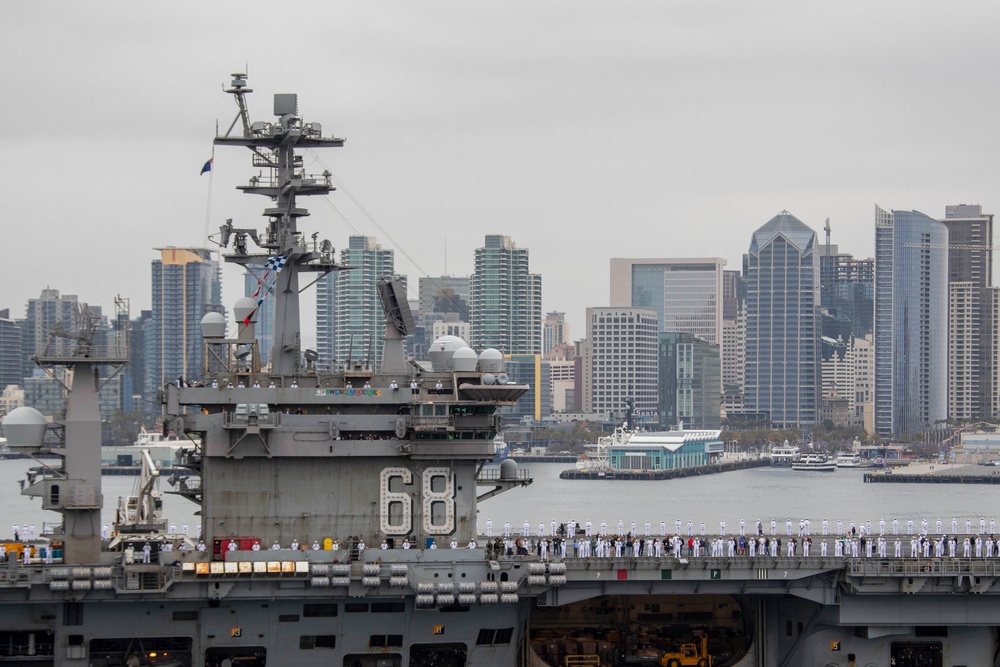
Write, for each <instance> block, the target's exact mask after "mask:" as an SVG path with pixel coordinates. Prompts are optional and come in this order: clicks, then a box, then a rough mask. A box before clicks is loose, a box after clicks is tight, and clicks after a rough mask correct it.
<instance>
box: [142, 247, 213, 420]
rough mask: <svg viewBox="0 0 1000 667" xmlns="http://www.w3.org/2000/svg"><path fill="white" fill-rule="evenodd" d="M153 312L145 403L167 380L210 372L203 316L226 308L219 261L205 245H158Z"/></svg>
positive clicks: (147, 343)
mask: <svg viewBox="0 0 1000 667" xmlns="http://www.w3.org/2000/svg"><path fill="white" fill-rule="evenodd" d="M156 250H158V251H159V252H160V258H159V259H155V260H153V263H152V313H151V317H150V320H149V326H148V327H147V328H145V351H146V373H145V377H144V378H143V380H144V383H145V386H144V387H143V394H144V405H149V404H150V403H151V402H152V401H153V400H154V397H155V395H156V391H157V390H158V389H159V388H160V387H162V386H163V385H164V384H166V383H167V382H174V381H176V380H177V379H178V378H180V377H183V378H184V379H185V380H196V379H197V378H199V377H201V375H202V372H203V370H204V344H203V342H202V337H201V326H200V325H201V319H202V318H203V317H204V316H205V315H206V314H207V313H209V312H220V313H221V312H224V308H223V306H222V282H221V274H220V271H219V264H218V262H217V261H216V260H214V259H212V253H211V251H210V250H207V249H205V248H174V247H170V248H157V249H156Z"/></svg>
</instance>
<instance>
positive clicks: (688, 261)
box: [611, 257, 726, 345]
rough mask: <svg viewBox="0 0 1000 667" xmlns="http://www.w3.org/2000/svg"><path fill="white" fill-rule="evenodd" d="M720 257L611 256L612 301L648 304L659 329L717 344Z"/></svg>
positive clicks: (719, 336) (619, 304)
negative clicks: (654, 314) (657, 320)
mask: <svg viewBox="0 0 1000 667" xmlns="http://www.w3.org/2000/svg"><path fill="white" fill-rule="evenodd" d="M725 265H726V260H724V259H722V258H720V257H707V258H671V259H623V258H619V257H615V258H612V259H611V306H612V307H616V308H622V307H627V306H633V307H636V308H653V309H655V310H656V313H657V317H658V318H659V328H660V331H683V332H686V333H690V334H694V335H695V336H698V337H699V338H702V339H704V340H707V341H708V342H710V343H715V344H717V345H718V344H721V343H722V303H723V298H722V275H723V267H725Z"/></svg>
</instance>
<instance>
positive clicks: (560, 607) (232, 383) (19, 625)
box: [0, 74, 1000, 667]
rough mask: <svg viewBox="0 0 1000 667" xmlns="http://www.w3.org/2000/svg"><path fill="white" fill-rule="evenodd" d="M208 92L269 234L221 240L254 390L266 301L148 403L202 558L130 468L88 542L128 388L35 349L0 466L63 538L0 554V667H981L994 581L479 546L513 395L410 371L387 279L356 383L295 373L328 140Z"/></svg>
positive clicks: (102, 371) (815, 565) (305, 365)
mask: <svg viewBox="0 0 1000 667" xmlns="http://www.w3.org/2000/svg"><path fill="white" fill-rule="evenodd" d="M227 92H228V93H229V94H231V95H232V96H233V98H234V99H235V101H236V103H237V109H238V111H237V115H236V118H235V120H234V121H233V124H232V125H231V126H230V128H229V129H228V131H227V132H226V133H225V134H222V135H221V136H218V137H217V138H216V139H215V141H216V144H217V145H219V146H236V147H242V148H246V149H248V150H249V152H250V153H251V160H252V164H253V165H254V167H255V168H256V169H257V170H258V174H257V175H254V176H253V177H251V178H250V179H249V181H248V183H247V185H245V186H241V187H240V188H239V189H240V190H242V191H243V192H246V193H249V194H256V195H262V196H264V197H265V198H267V200H268V201H269V204H268V205H267V207H266V208H265V210H264V217H265V218H266V220H267V222H266V226H265V228H264V229H263V230H258V229H257V228H256V227H253V226H250V225H248V226H238V225H236V224H234V223H233V222H231V221H227V222H226V224H225V225H223V226H222V228H221V230H220V231H221V233H220V236H219V240H220V243H221V245H222V246H224V247H225V248H226V249H227V253H228V254H227V255H226V260H227V261H230V262H235V263H237V264H239V265H243V266H246V267H259V266H264V267H265V269H264V271H265V272H266V273H262V275H260V276H259V277H260V279H261V284H262V286H263V288H264V289H263V294H264V298H273V299H274V306H275V307H274V311H275V316H274V345H273V349H272V355H271V362H270V365H266V366H265V365H262V364H261V362H260V349H259V343H258V340H257V337H256V335H255V318H256V313H257V310H258V306H259V298H258V299H253V298H249V299H244V300H241V301H240V302H238V303H237V304H236V307H235V308H234V315H235V322H233V323H227V322H225V320H224V318H222V317H221V316H219V315H216V314H209V315H206V316H205V319H204V320H203V321H202V333H203V345H204V349H205V359H206V362H205V369H204V373H203V374H202V376H201V377H198V378H180V379H178V381H175V382H171V383H170V384H168V385H166V386H165V387H164V388H163V390H162V407H163V416H164V420H165V424H166V428H168V429H169V430H171V431H173V432H176V433H179V434H185V435H186V436H188V437H189V438H190V442H191V446H190V447H189V448H186V449H185V451H184V452H183V453H182V455H181V460H180V461H179V463H180V464H181V465H183V466H185V467H187V468H188V469H190V470H191V474H190V475H189V476H187V477H186V478H183V479H179V480H175V481H176V482H177V484H176V486H175V492H178V493H181V494H182V495H184V496H186V497H187V498H189V499H190V500H191V501H192V502H194V503H197V504H198V506H199V510H200V516H201V520H202V526H201V529H202V534H201V535H200V536H194V539H190V538H188V537H187V536H185V535H173V534H170V533H169V532H168V530H167V529H166V527H165V526H166V523H165V521H164V519H163V517H161V516H160V514H159V507H160V502H159V495H158V490H157V484H156V482H157V471H156V469H155V466H153V465H152V464H151V463H150V462H146V466H145V468H144V472H143V475H142V476H141V483H140V485H139V486H138V489H137V492H136V495H135V496H133V497H132V498H130V499H128V502H126V503H125V506H123V507H121V508H120V509H119V514H118V517H119V519H118V522H117V524H116V526H115V534H114V535H107V536H105V535H103V534H102V531H101V527H100V511H101V508H102V506H103V502H104V501H103V496H102V493H101V471H100V460H101V457H100V447H101V442H100V437H101V433H100V424H101V421H100V419H101V417H100V413H99V409H98V404H97V398H96V397H97V385H98V378H100V377H108V376H109V375H111V374H113V372H115V371H116V370H117V369H120V368H121V367H122V366H123V365H124V364H125V363H126V360H127V357H128V351H127V342H126V339H125V338H126V337H125V336H124V335H121V336H118V337H116V338H114V339H113V340H110V341H104V340H103V339H99V337H97V336H96V329H95V327H94V326H92V324H93V323H91V326H85V327H84V328H83V330H81V331H78V332H56V333H57V334H58V335H62V336H68V337H71V338H72V339H73V340H75V341H76V349H75V350H74V352H73V353H71V354H68V355H49V354H46V353H45V352H44V351H42V352H41V353H40V354H39V355H38V356H37V362H38V363H39V364H40V365H42V366H45V367H48V368H56V367H61V368H65V369H69V370H71V371H72V373H69V374H68V377H71V378H72V380H71V385H70V387H69V389H70V392H69V398H68V401H67V408H66V411H65V415H64V416H63V418H62V419H60V420H59V421H58V423H56V424H54V425H46V424H45V422H44V420H43V419H41V417H40V415H38V414H37V413H35V412H33V411H32V410H31V409H30V408H23V409H19V410H16V411H14V412H12V413H11V414H10V415H9V416H8V417H7V418H6V419H5V420H4V428H5V434H6V436H7V438H8V442H9V445H10V446H11V448H12V449H18V448H19V449H20V450H22V451H26V452H39V451H47V452H54V453H57V454H59V455H60V456H61V457H62V462H61V465H57V466H54V467H52V468H40V469H33V470H32V471H31V472H30V473H29V476H28V479H27V480H25V481H24V483H23V484H22V493H24V494H28V495H32V496H37V497H38V498H39V499H40V501H41V504H42V507H43V508H44V509H48V510H53V511H56V512H59V513H61V515H62V517H63V522H62V525H61V527H60V529H59V530H58V531H57V532H56V534H54V535H51V536H48V539H45V540H42V539H39V540H22V541H20V542H17V543H13V542H7V543H6V545H5V550H6V553H5V562H3V563H2V564H0V614H2V617H3V619H4V621H3V623H2V629H0V663H11V664H14V663H16V664H19V665H30V666H35V665H37V666H42V665H80V666H83V665H94V666H97V667H108V666H111V665H130V666H136V665H171V666H174V665H177V666H180V665H198V666H202V665H204V666H207V667H221V666H223V665H225V666H227V667H230V666H232V665H241V666H243V667H263V666H264V665H282V666H284V665H295V666H296V667H302V666H308V665H317V666H318V665H324V666H329V665H335V666H337V667H341V666H343V667H403V666H405V665H414V666H418V665H421V666H422V665H435V666H442V667H461V666H465V665H468V666H472V665H480V666H486V665H489V666H497V667H506V666H510V667H513V666H518V667H528V666H541V665H546V664H548V665H573V664H576V665H619V664H629V663H631V664H664V665H671V664H677V665H688V664H691V665H708V664H712V665H716V666H718V665H755V666H759V667H764V666H771V665H784V666H792V665H825V666H829V665H844V666H846V665H858V666H860V665H865V666H879V667H882V666H885V667H889V666H890V665H896V666H901V665H914V666H915V665H921V666H923V665H941V666H944V665H953V666H954V665H977V666H978V665H997V664H1000V663H998V660H997V655H998V652H1000V651H998V649H1000V642H998V635H997V630H996V628H997V626H1000V604H997V598H996V595H997V594H998V592H1000V584H998V580H1000V573H998V571H997V563H998V559H997V558H996V557H990V558H987V557H979V558H974V557H952V558H949V557H944V556H940V557H937V556H935V557H923V558H892V557H889V558H887V557H878V556H871V557H867V556H861V557H854V556H847V557H845V556H837V557H834V556H829V557H828V556H825V555H823V556H819V555H815V554H813V555H810V556H808V557H804V556H801V555H798V556H777V555H761V556H754V557H750V556H746V555H739V556H725V557H724V556H700V555H699V556H694V555H692V554H690V553H687V554H674V553H672V552H669V551H668V552H667V553H653V554H650V553H647V551H645V550H643V551H641V552H640V553H638V554H635V553H633V554H632V555H628V554H627V552H626V553H622V554H621V555H618V554H617V553H616V554H614V555H606V556H601V557H597V556H591V555H586V554H587V550H586V549H584V551H583V552H582V553H579V554H578V553H576V551H575V550H574V549H573V548H572V547H569V548H568V549H567V552H566V554H565V555H564V554H563V553H562V549H561V547H560V545H559V537H558V536H557V535H552V534H551V532H550V533H549V535H548V536H546V537H545V539H546V540H548V541H549V542H550V549H549V550H548V551H547V553H546V554H544V556H543V555H542V554H540V553H539V552H537V551H535V550H534V549H532V550H530V551H529V550H527V549H525V550H524V551H521V552H520V553H518V549H517V546H520V545H517V544H515V545H513V547H514V548H513V549H511V551H510V553H508V549H507V546H508V545H506V544H503V546H502V547H501V548H497V540H496V536H493V535H491V536H489V537H487V536H483V535H477V531H476V516H477V503H478V502H479V501H481V500H483V499H485V498H488V497H491V496H493V495H496V494H498V493H501V492H505V491H508V490H512V489H516V488H517V487H521V486H524V485H527V484H530V483H531V478H530V476H529V474H528V473H527V471H525V470H523V469H519V468H518V467H517V465H516V464H515V463H514V462H513V461H505V462H504V463H503V464H502V465H501V466H500V467H499V468H497V467H492V466H487V465H486V463H487V462H489V461H490V460H491V459H492V458H493V456H494V449H495V448H494V437H495V435H496V432H497V425H498V414H497V411H498V409H499V408H500V407H502V406H505V405H513V404H514V403H515V402H516V400H517V399H518V398H519V397H520V396H522V395H523V394H524V393H525V392H527V391H528V390H529V388H528V387H527V386H523V385H517V384H513V383H511V382H509V379H508V378H507V376H506V375H505V374H504V369H503V361H504V359H503V354H502V353H501V352H499V351H497V350H490V349H487V350H481V351H475V350H472V349H470V348H469V347H468V346H467V345H466V344H465V342H464V341H461V340H460V339H457V338H452V337H446V338H443V339H440V340H438V341H435V342H434V343H433V345H432V348H431V353H430V357H431V359H430V361H429V362H415V361H413V360H411V359H408V358H407V357H406V355H405V353H404V339H405V337H406V336H407V335H408V334H409V333H410V331H411V329H412V326H413V322H412V317H411V315H410V313H409V309H408V306H407V301H406V298H405V294H404V293H403V289H402V287H401V284H400V282H399V281H398V280H396V279H395V278H394V277H392V276H387V277H386V278H385V280H383V281H382V282H381V283H380V287H379V296H380V299H381V302H382V305H383V309H384V312H385V316H386V318H385V319H386V326H385V335H384V351H383V354H382V357H381V360H380V362H379V364H378V366H377V367H374V368H373V367H370V366H369V365H368V364H367V363H365V362H355V361H353V360H344V361H342V362H341V363H340V365H339V366H335V367H333V368H326V367H322V366H321V365H320V364H319V363H318V359H317V355H316V354H315V353H313V352H311V351H309V350H305V349H303V348H302V345H301V335H300V334H301V332H300V323H299V319H300V318H299V294H300V292H302V290H303V289H305V288H306V287H308V284H306V281H305V280H300V279H301V278H303V277H304V276H310V277H320V276H323V275H326V274H328V273H331V272H335V271H342V270H351V267H349V266H342V265H340V264H338V263H337V262H336V261H335V257H334V249H333V245H332V243H330V242H320V241H318V238H317V237H316V236H311V237H310V236H307V235H306V234H305V233H304V232H302V231H300V230H299V222H300V219H301V218H304V217H305V216H306V215H307V214H308V213H307V211H306V210H305V209H304V208H300V206H299V202H298V201H297V198H298V197H300V196H307V195H327V194H330V193H331V192H332V191H333V190H334V187H333V185H332V183H331V178H330V174H328V173H324V174H321V175H315V176H314V175H310V174H307V173H306V172H305V168H304V160H303V156H302V154H301V152H302V151H306V150H315V149H322V148H328V147H340V146H343V144H344V140H343V139H339V138H336V137H329V136H324V135H323V129H322V126H321V125H320V124H319V123H316V122H305V121H304V120H303V119H302V118H301V117H300V115H299V111H298V101H297V97H296V96H295V95H292V94H279V95H276V96H275V97H274V107H273V117H272V119H271V120H269V121H253V120H251V118H250V113H249V106H248V95H249V93H250V92H251V91H250V89H249V88H248V87H247V82H246V79H245V77H244V76H243V75H242V74H237V75H234V76H233V80H232V84H231V86H230V87H229V89H228V90H227ZM249 270H259V269H249ZM268 292H269V293H270V294H269V295H268ZM232 332H235V333H232ZM53 438H55V440H53ZM576 532H577V531H575V530H573V531H571V534H570V535H568V536H566V537H568V540H576V541H579V537H578V536H577V535H576ZM535 537H536V539H537V537H538V536H537V535H536V536H535ZM659 537H660V538H662V537H664V536H659ZM383 544H384V545H385V548H383V546H382V545H383ZM366 547H367V548H366ZM433 547H437V548H433ZM453 547H454V548H453Z"/></svg>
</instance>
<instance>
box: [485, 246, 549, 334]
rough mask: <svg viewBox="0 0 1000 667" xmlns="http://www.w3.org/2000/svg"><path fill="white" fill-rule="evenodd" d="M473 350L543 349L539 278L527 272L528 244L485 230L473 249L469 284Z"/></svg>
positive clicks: (540, 285)
mask: <svg viewBox="0 0 1000 667" xmlns="http://www.w3.org/2000/svg"><path fill="white" fill-rule="evenodd" d="M469 291H470V302H469V310H470V316H471V318H472V340H471V341H470V344H471V346H472V348H473V349H476V350H482V349H484V348H488V347H492V348H496V349H498V350H500V351H501V352H503V353H504V354H541V352H542V277H541V276H540V275H538V274H537V273H531V272H530V271H529V267H528V250H527V248H518V247H517V246H516V245H515V244H514V242H513V241H512V240H511V239H510V237H509V236H501V235H499V234H489V235H487V236H486V243H485V244H484V246H483V247H482V248H477V249H476V257H475V271H474V272H473V274H472V278H471V281H470V286H469Z"/></svg>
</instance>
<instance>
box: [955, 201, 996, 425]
mask: <svg viewBox="0 0 1000 667" xmlns="http://www.w3.org/2000/svg"><path fill="white" fill-rule="evenodd" d="M941 222H942V223H944V225H945V227H947V228H948V418H949V419H951V420H953V421H956V422H973V421H977V420H980V419H989V418H991V417H993V416H995V415H996V414H997V413H996V412H995V410H994V408H993V405H994V404H995V402H996V398H995V396H994V395H993V383H994V378H995V375H996V367H997V363H998V360H997V359H996V357H995V355H994V354H993V350H992V340H993V338H994V336H995V335H996V326H995V319H996V317H995V311H994V310H993V308H992V301H993V291H994V289H995V288H994V287H993V215H992V214H984V213H983V207H982V206H979V205H978V204H959V205H955V206H946V207H945V217H944V219H943V220H941Z"/></svg>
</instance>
